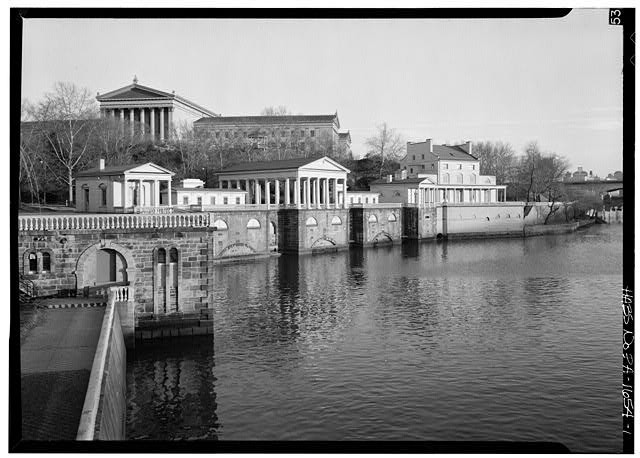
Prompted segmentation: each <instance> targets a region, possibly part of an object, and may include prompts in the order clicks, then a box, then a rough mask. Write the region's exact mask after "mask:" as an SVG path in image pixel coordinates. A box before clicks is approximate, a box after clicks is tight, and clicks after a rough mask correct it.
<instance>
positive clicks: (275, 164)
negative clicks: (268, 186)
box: [220, 156, 322, 173]
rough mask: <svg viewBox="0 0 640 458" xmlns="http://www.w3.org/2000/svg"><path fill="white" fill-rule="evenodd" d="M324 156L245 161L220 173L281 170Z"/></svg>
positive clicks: (300, 165) (296, 166) (308, 162)
mask: <svg viewBox="0 0 640 458" xmlns="http://www.w3.org/2000/svg"><path fill="white" fill-rule="evenodd" d="M321 158H322V156H315V157H300V158H296V159H283V160H280V161H256V162H243V163H241V164H235V165H231V166H229V167H226V168H224V169H222V170H220V173H225V172H253V171H256V170H280V169H297V168H300V167H302V166H304V165H307V164H310V163H311V162H313V161H317V160H318V159H321Z"/></svg>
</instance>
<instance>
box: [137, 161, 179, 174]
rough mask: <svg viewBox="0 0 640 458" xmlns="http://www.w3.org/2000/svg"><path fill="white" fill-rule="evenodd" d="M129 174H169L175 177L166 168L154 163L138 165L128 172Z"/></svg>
mask: <svg viewBox="0 0 640 458" xmlns="http://www.w3.org/2000/svg"><path fill="white" fill-rule="evenodd" d="M127 173H151V174H156V175H157V174H168V175H173V172H172V171H171V170H167V169H165V168H164V167H160V166H159V165H156V164H154V163H153V162H147V163H146V164H142V165H138V166H136V167H132V168H130V169H128V170H127Z"/></svg>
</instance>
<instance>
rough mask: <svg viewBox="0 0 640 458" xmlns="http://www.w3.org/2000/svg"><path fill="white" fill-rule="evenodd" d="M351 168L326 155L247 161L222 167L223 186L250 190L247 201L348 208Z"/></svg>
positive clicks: (318, 207)
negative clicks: (348, 177) (348, 175)
mask: <svg viewBox="0 0 640 458" xmlns="http://www.w3.org/2000/svg"><path fill="white" fill-rule="evenodd" d="M348 173H349V169H347V168H345V167H343V166H342V165H340V164H339V163H337V162H336V161H334V160H333V159H331V158H328V157H326V156H324V157H319V158H318V157H316V158H298V159H286V160H280V161H260V162H246V163H242V164H236V165H232V166H230V167H227V168H225V169H223V170H221V171H220V173H219V174H218V179H219V183H220V187H221V188H229V189H231V188H235V189H240V190H243V191H247V204H254V205H266V206H267V208H269V207H271V206H291V207H294V208H306V209H310V208H317V209H320V208H346V207H347V202H348V201H347V174H348Z"/></svg>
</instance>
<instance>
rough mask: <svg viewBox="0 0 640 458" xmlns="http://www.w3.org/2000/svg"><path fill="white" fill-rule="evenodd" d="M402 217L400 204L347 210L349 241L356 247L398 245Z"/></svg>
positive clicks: (400, 238)
mask: <svg viewBox="0 0 640 458" xmlns="http://www.w3.org/2000/svg"><path fill="white" fill-rule="evenodd" d="M403 217H404V212H403V208H402V205H401V204H397V205H396V204H386V205H385V204H382V205H371V206H367V205H365V206H361V207H357V206H354V207H352V208H350V209H349V218H350V219H351V222H350V227H351V231H350V232H351V233H350V241H351V242H352V243H353V244H355V245H358V246H371V245H377V244H384V243H400V242H401V241H402V236H403Z"/></svg>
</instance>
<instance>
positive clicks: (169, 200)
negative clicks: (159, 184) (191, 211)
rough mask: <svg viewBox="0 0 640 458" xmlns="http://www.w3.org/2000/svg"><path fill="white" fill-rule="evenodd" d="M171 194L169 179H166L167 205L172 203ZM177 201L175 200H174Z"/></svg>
mask: <svg viewBox="0 0 640 458" xmlns="http://www.w3.org/2000/svg"><path fill="white" fill-rule="evenodd" d="M171 199H172V196H171V180H167V205H173V202H172V200H171ZM176 203H177V202H176Z"/></svg>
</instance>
